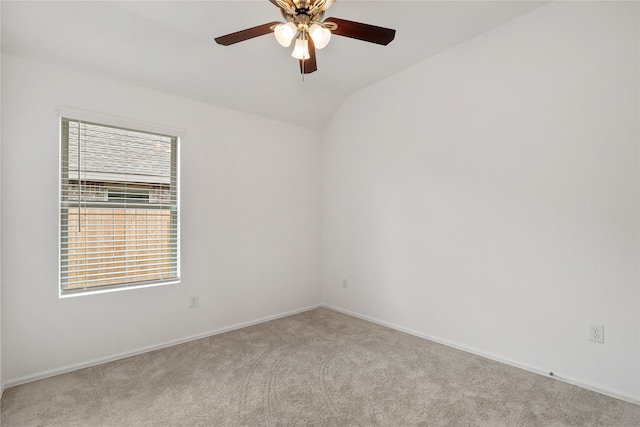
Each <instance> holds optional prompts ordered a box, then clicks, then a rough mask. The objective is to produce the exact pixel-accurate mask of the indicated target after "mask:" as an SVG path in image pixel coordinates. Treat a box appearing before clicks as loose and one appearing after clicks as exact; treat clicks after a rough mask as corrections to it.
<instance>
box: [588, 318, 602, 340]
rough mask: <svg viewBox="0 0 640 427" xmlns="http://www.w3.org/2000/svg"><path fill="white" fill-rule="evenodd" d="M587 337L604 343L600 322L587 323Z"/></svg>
mask: <svg viewBox="0 0 640 427" xmlns="http://www.w3.org/2000/svg"><path fill="white" fill-rule="evenodd" d="M587 339H588V340H589V341H593V342H597V343H600V344H604V325H603V324H601V323H589V330H588V335H587Z"/></svg>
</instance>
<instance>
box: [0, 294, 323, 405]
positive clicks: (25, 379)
mask: <svg viewBox="0 0 640 427" xmlns="http://www.w3.org/2000/svg"><path fill="white" fill-rule="evenodd" d="M318 307H320V305H319V304H317V305H311V306H307V307H304V308H300V309H297V310H291V311H287V312H284V313H279V314H275V315H273V316H267V317H261V318H259V319H255V320H251V321H248V322H242V323H236V324H234V325H230V326H226V327H224V328H219V329H214V330H212V331H208V332H203V333H201V334H196V335H190V336H188V337H184V338H180V339H176V340H172V341H166V342H163V343H160V344H157V345H153V346H148V347H141V348H138V349H135V350H132V351H127V352H123V353H118V354H114V355H111V356H107V357H101V358H98V359H93V360H88V361H85V362H81V363H75V364H72V365H68V366H64V367H61V368H56V369H51V370H47V371H43V372H39V373H37V374H34V375H26V376H23V377H20V378H16V379H13V380H9V381H7V382H6V383H5V384H3V385H2V392H4V389H5V388H9V387H15V386H17V385H20V384H26V383H29V382H32V381H37V380H41V379H44V378H49V377H53V376H56V375H61V374H66V373H68V372H72V371H77V370H78V369H84V368H89V367H91V366H96V365H101V364H103V363H108V362H113V361H116V360H120V359H124V358H127V357H131V356H137V355H139V354H143V353H147V352H150V351H154V350H160V349H163V348H167V347H172V346H174V345H178V344H184V343H187V342H190V341H195V340H199V339H202V338H207V337H210V336H213V335H218V334H223V333H225V332H230V331H234V330H236V329H242V328H246V327H247V326H252V325H257V324H259V323H264V322H268V321H270V320H275V319H280V318H282V317H287V316H291V315H294V314H298V313H304V312H305V311H309V310H313V309H316V308H318ZM0 395H1V394H0Z"/></svg>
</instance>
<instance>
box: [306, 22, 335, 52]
mask: <svg viewBox="0 0 640 427" xmlns="http://www.w3.org/2000/svg"><path fill="white" fill-rule="evenodd" d="M309 35H310V36H311V38H312V39H313V44H314V46H315V47H316V49H322V48H323V47H325V46H326V45H327V44H328V43H329V40H330V39H331V31H329V30H328V29H326V28H323V27H322V26H320V25H318V24H311V26H310V27H309Z"/></svg>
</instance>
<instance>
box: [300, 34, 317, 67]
mask: <svg viewBox="0 0 640 427" xmlns="http://www.w3.org/2000/svg"><path fill="white" fill-rule="evenodd" d="M308 43H309V59H307V60H305V61H303V60H302V59H298V62H299V63H300V74H311V73H313V72H314V71H316V70H317V69H318V64H317V63H316V47H315V46H314V45H313V39H312V38H311V37H309V40H308Z"/></svg>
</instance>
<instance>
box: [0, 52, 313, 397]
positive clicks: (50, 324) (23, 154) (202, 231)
mask: <svg viewBox="0 0 640 427" xmlns="http://www.w3.org/2000/svg"><path fill="white" fill-rule="evenodd" d="M61 105H62V106H67V107H73V108H78V109H83V110H88V111H92V112H97V113H102V114H108V115H113V116H118V117H124V118H128V119H134V120H140V121H144V122H149V123H157V124H161V125H165V126H171V127H177V128H181V129H184V131H185V136H184V138H183V139H182V146H181V147H182V148H181V157H182V162H181V166H182V176H181V178H182V185H181V189H182V230H181V231H182V282H181V283H180V284H178V285H172V286H163V287H156V288H146V289H139V290H131V291H123V292H114V293H109V294H101V295H92V296H83V297H76V298H65V299H59V298H58V289H57V287H58V182H59V177H58V146H59V142H58V134H59V131H58V126H59V120H58V117H57V115H56V107H58V106H61ZM2 123H3V126H2V226H3V233H2V267H3V268H2V328H3V333H2V340H3V346H2V352H3V354H2V364H3V367H2V368H3V369H2V372H3V380H4V381H5V384H12V383H16V382H19V381H23V380H26V379H31V378H34V377H37V376H39V375H46V374H47V373H48V372H57V371H58V370H60V369H65V368H67V367H74V366H79V365H82V364H85V363H91V362H92V361H97V360H103V359H105V358H109V357H112V356H113V355H118V354H127V353H130V352H133V351H137V350H139V349H144V348H147V347H153V346H157V345H161V344H163V343H167V342H171V341H174V340H181V339H185V338H187V337H190V336H194V335H198V334H204V333H207V332H210V331H215V330H219V329H222V328H227V327H230V326H233V325H237V324H240V323H243V322H250V321H255V320H257V319H260V318H264V317H269V316H274V315H278V314H282V313H286V312H290V311H295V310H300V309H303V308H305V307H308V306H312V305H315V304H318V303H319V301H320V283H319V262H318V260H319V247H320V246H319V227H320V222H319V215H320V207H319V199H320V195H319V194H320V179H319V172H320V163H319V158H320V156H319V146H318V144H319V140H320V135H319V134H318V133H316V132H312V131H309V130H305V129H301V128H296V127H292V126H289V125H284V124H281V123H277V122H274V121H270V120H265V119H261V118H257V117H254V116H249V115H245V114H241V113H237V112H233V111H230V110H225V109H222V108H217V107H213V106H210V105H206V104H203V103H199V102H195V101H191V100H186V99H182V98H178V97H174V96H169V95H166V94H163V93H160V92H155V91H151V90H146V89H142V88H139V87H135V86H129V85H126V84H123V83H118V82H115V81H110V80H105V79H102V78H98V77H94V76H89V75H86V74H82V73H78V72H74V71H70V70H65V69H61V68H56V67H52V66H48V65H44V64H40V63H36V62H32V61H29V60H25V59H21V58H18V57H13V56H8V55H5V56H3V58H2ZM189 295H199V301H200V306H199V307H198V308H196V309H189V308H188V296H189Z"/></svg>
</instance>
